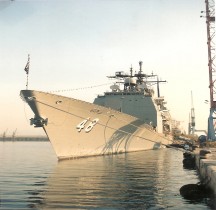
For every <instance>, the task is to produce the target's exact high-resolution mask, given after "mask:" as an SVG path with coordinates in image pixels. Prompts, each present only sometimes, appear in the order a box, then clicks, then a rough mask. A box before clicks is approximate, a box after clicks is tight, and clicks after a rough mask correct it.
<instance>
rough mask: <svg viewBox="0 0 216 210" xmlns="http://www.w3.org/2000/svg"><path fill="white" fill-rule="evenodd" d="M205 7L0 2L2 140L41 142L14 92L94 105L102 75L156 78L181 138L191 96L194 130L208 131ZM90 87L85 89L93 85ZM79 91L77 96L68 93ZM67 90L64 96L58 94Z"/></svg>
mask: <svg viewBox="0 0 216 210" xmlns="http://www.w3.org/2000/svg"><path fill="white" fill-rule="evenodd" d="M202 10H205V1H204V0H37V1H36V0H25V1H24V0H13V1H9V0H0V28H1V32H0V72H1V77H0V87H1V91H0V96H1V109H0V116H1V117H0V135H2V134H3V133H4V132H5V131H7V135H8V136H10V135H12V132H13V131H15V130H17V135H19V136H22V135H44V132H43V130H42V129H41V128H34V127H32V126H30V123H29V119H30V118H31V117H33V116H34V115H33V113H32V112H31V110H30V109H29V107H28V105H27V104H25V103H24V102H23V101H22V100H21V98H20V96H19V92H20V90H22V89H25V87H26V73H25V71H24V67H25V65H26V62H27V59H28V54H30V70H29V87H28V88H29V89H36V90H41V91H59V92H58V93H59V94H62V95H66V96H69V97H73V98H77V99H81V100H85V101H88V102H93V100H94V98H95V97H96V96H97V95H98V94H102V93H103V92H105V91H107V90H109V86H110V84H109V85H104V86H99V85H102V84H108V83H110V82H112V81H110V80H108V78H107V77H106V76H109V75H113V74H114V73H115V72H116V71H125V72H129V69H130V67H131V65H132V67H133V68H134V70H138V68H139V65H138V63H139V61H143V71H144V73H147V74H150V73H152V72H153V73H154V74H158V75H159V78H160V79H162V80H166V81H167V83H165V84H162V85H161V86H160V88H161V90H160V92H161V95H163V96H164V97H165V99H166V101H167V107H168V109H169V110H170V113H171V115H172V117H173V118H174V119H175V120H178V121H180V122H181V126H182V128H183V129H184V130H185V131H186V132H187V129H188V128H187V127H188V121H189V113H190V109H191V104H192V103H191V92H192V95H193V106H194V109H195V117H196V118H195V119H196V129H202V130H203V129H207V120H208V116H209V108H210V105H209V104H206V103H204V101H205V100H209V98H210V96H209V88H208V86H209V81H208V78H209V75H208V55H207V52H208V49H207V32H206V21H205V18H200V15H201V11H202ZM97 85H98V86H99V87H95V88H86V87H92V86H97ZM76 88H80V89H81V90H74V89H76ZM69 89H70V90H72V91H62V90H69Z"/></svg>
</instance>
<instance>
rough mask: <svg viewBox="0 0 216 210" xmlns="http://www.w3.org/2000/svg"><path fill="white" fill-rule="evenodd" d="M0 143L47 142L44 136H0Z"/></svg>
mask: <svg viewBox="0 0 216 210" xmlns="http://www.w3.org/2000/svg"><path fill="white" fill-rule="evenodd" d="M1 141H4V142H6V141H10V142H15V141H48V138H47V137H46V136H17V137H15V138H14V137H13V136H2V137H0V142H1Z"/></svg>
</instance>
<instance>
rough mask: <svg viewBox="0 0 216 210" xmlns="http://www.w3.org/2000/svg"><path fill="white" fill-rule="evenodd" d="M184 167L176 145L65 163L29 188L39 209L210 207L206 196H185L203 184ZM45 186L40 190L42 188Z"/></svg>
mask: <svg viewBox="0 0 216 210" xmlns="http://www.w3.org/2000/svg"><path fill="white" fill-rule="evenodd" d="M198 181H199V180H198V177H197V175H196V172H195V171H188V170H184V169H183V167H182V153H181V152H178V151H174V150H171V149H161V150H153V151H144V152H134V153H126V154H121V155H113V156H103V157H91V158H81V159H74V160H65V161H60V162H59V163H58V164H57V165H56V168H55V169H54V170H53V172H52V173H51V175H50V177H49V178H47V179H46V181H45V182H37V183H35V184H34V185H35V187H37V186H40V190H41V191H37V190H36V191H29V192H28V193H29V194H30V195H31V196H29V202H30V204H29V205H28V206H29V207H31V208H35V207H36V208H37V209H68V208H75V209H98V208H99V209H135V208H137V209H167V208H169V209H208V207H207V204H206V202H207V201H206V200H203V201H202V200H201V201H199V202H198V201H195V202H189V201H187V200H184V199H183V198H182V197H181V195H180V194H179V189H180V187H181V186H182V185H184V184H187V183H197V182H198ZM38 189H39V188H38Z"/></svg>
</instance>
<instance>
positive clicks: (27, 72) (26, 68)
mask: <svg viewBox="0 0 216 210" xmlns="http://www.w3.org/2000/svg"><path fill="white" fill-rule="evenodd" d="M29 64H30V55H28V61H27V64H26V66H25V68H24V70H25V72H26V74H29Z"/></svg>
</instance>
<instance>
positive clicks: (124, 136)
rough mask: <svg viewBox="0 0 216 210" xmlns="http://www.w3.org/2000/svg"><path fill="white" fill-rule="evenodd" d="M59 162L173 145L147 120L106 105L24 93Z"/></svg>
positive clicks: (33, 122) (23, 95) (22, 91)
mask: <svg viewBox="0 0 216 210" xmlns="http://www.w3.org/2000/svg"><path fill="white" fill-rule="evenodd" d="M20 94H21V97H22V99H23V100H24V101H25V102H27V103H28V105H29V106H30V107H31V109H32V111H33V112H34V114H35V116H34V118H32V119H31V124H32V125H35V127H42V128H43V129H44V131H45V133H46V135H47V137H48V139H49V140H50V142H51V144H52V146H53V149H54V151H55V153H56V155H57V157H58V159H67V158H77V157H87V156H95V155H107V154H118V153H124V152H132V151H140V150H150V149H154V148H158V147H159V146H160V145H167V144H170V143H171V141H172V140H171V139H169V138H168V137H167V136H165V135H164V134H163V133H158V132H156V130H154V129H153V128H152V127H151V126H149V125H148V124H146V123H145V122H144V121H142V120H140V119H138V118H136V117H134V116H131V115H128V114H125V113H122V112H120V111H116V110H114V109H110V108H106V107H104V106H100V105H96V104H93V103H88V102H84V101H81V100H77V99H73V98H68V97H64V96H60V95H55V94H50V93H45V92H40V91H34V90H21V93H20Z"/></svg>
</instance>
